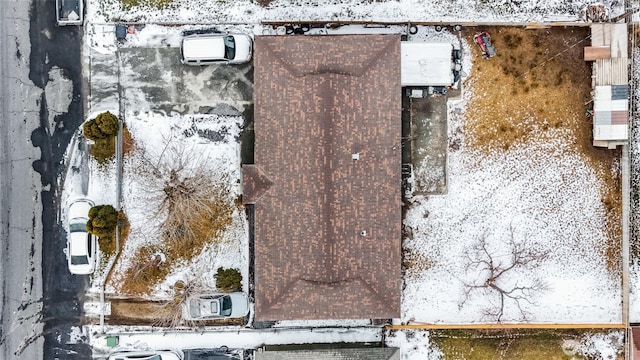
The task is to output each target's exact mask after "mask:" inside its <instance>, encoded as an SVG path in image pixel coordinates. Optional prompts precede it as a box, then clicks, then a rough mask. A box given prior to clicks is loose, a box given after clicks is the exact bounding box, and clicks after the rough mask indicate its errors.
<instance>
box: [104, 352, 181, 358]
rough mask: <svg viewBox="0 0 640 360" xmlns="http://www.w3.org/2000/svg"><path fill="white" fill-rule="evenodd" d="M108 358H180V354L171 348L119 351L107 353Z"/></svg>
mask: <svg viewBox="0 0 640 360" xmlns="http://www.w3.org/2000/svg"><path fill="white" fill-rule="evenodd" d="M108 360H182V354H180V353H178V352H177V351H173V350H159V351H155V350H152V351H121V352H117V353H113V354H111V355H109V359H108Z"/></svg>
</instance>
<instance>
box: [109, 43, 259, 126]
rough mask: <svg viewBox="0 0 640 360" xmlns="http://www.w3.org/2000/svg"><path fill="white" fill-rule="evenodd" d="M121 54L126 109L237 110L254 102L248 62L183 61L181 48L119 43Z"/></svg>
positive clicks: (241, 110) (191, 111)
mask: <svg viewBox="0 0 640 360" xmlns="http://www.w3.org/2000/svg"><path fill="white" fill-rule="evenodd" d="M119 54H120V59H119V61H120V65H121V74H120V85H121V86H122V92H123V99H124V105H125V109H126V110H127V111H140V112H146V111H160V112H165V113H172V112H173V113H179V114H211V113H215V114H221V115H225V114H229V115H232V114H233V115H235V114H239V113H242V112H244V110H245V109H246V108H247V107H249V106H250V105H251V103H252V99H253V67H252V66H251V64H246V65H209V66H186V65H183V64H182V63H180V49H179V48H122V49H120V53H119Z"/></svg>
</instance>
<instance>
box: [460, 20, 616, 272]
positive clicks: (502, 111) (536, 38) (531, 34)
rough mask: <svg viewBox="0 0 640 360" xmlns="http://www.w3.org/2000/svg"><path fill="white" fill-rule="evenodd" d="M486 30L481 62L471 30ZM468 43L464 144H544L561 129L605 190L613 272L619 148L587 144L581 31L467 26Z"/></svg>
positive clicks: (584, 33)
mask: <svg viewBox="0 0 640 360" xmlns="http://www.w3.org/2000/svg"><path fill="white" fill-rule="evenodd" d="M481 30H486V31H488V32H489V33H490V34H491V38H492V42H493V44H494V46H495V48H496V50H497V54H496V56H495V57H493V58H491V59H488V60H485V59H483V58H482V57H481V54H480V50H479V48H478V47H477V46H476V45H475V44H474V43H473V35H474V34H475V33H477V32H478V31H481ZM465 37H466V39H467V41H468V42H469V43H470V44H472V45H473V49H472V51H473V52H474V56H473V59H474V61H473V70H472V74H471V76H470V78H469V79H468V80H467V82H466V85H465V86H466V87H467V88H470V89H471V90H472V95H471V99H470V101H469V103H468V106H467V110H466V118H465V125H464V130H463V131H464V133H465V137H466V141H467V144H468V145H469V146H471V147H472V148H475V149H478V150H480V151H483V152H487V153H488V152H492V151H501V150H507V149H509V148H510V147H511V146H513V145H515V144H522V143H526V142H529V141H548V140H549V138H548V135H547V130H549V129H564V130H567V133H569V134H570V136H568V137H567V139H568V140H567V141H572V142H573V144H575V146H573V147H572V148H573V149H575V152H577V153H580V154H582V155H584V156H585V157H586V158H587V159H588V162H589V163H590V165H591V167H592V168H593V169H594V170H595V172H596V173H597V174H598V177H599V178H600V179H601V181H602V183H603V184H605V190H604V191H603V192H602V194H601V199H602V203H603V205H604V208H605V209H606V211H607V213H608V214H607V218H608V219H609V220H608V221H609V223H608V224H607V225H608V226H607V229H608V233H609V242H608V244H607V249H606V256H607V259H608V262H609V268H610V269H611V270H613V271H615V272H617V271H619V266H620V265H619V261H618V259H619V251H620V238H621V223H620V219H621V214H622V210H621V184H620V173H619V170H615V169H618V168H619V165H618V163H619V158H620V151H619V150H608V149H602V148H596V147H594V146H593V145H592V122H591V118H589V117H588V116H587V114H586V110H587V109H591V107H592V103H591V95H590V92H591V65H590V63H587V62H585V61H584V60H583V48H584V46H587V45H589V44H590V40H589V29H588V28H571V29H562V28H550V29H536V30H527V29H524V28H517V27H489V28H483V29H470V28H467V29H466V32H465Z"/></svg>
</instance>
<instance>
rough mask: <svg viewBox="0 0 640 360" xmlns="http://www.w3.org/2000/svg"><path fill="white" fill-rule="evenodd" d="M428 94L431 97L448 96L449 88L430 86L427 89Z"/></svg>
mask: <svg viewBox="0 0 640 360" xmlns="http://www.w3.org/2000/svg"><path fill="white" fill-rule="evenodd" d="M427 94H429V95H447V88H446V87H445V86H429V87H428V88H427Z"/></svg>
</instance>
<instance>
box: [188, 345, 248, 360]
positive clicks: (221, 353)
mask: <svg viewBox="0 0 640 360" xmlns="http://www.w3.org/2000/svg"><path fill="white" fill-rule="evenodd" d="M182 351H183V353H184V360H244V359H245V358H247V359H250V357H249V356H247V355H248V353H249V350H244V349H229V348H228V347H226V346H222V347H219V348H212V349H183V350H182Z"/></svg>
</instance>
